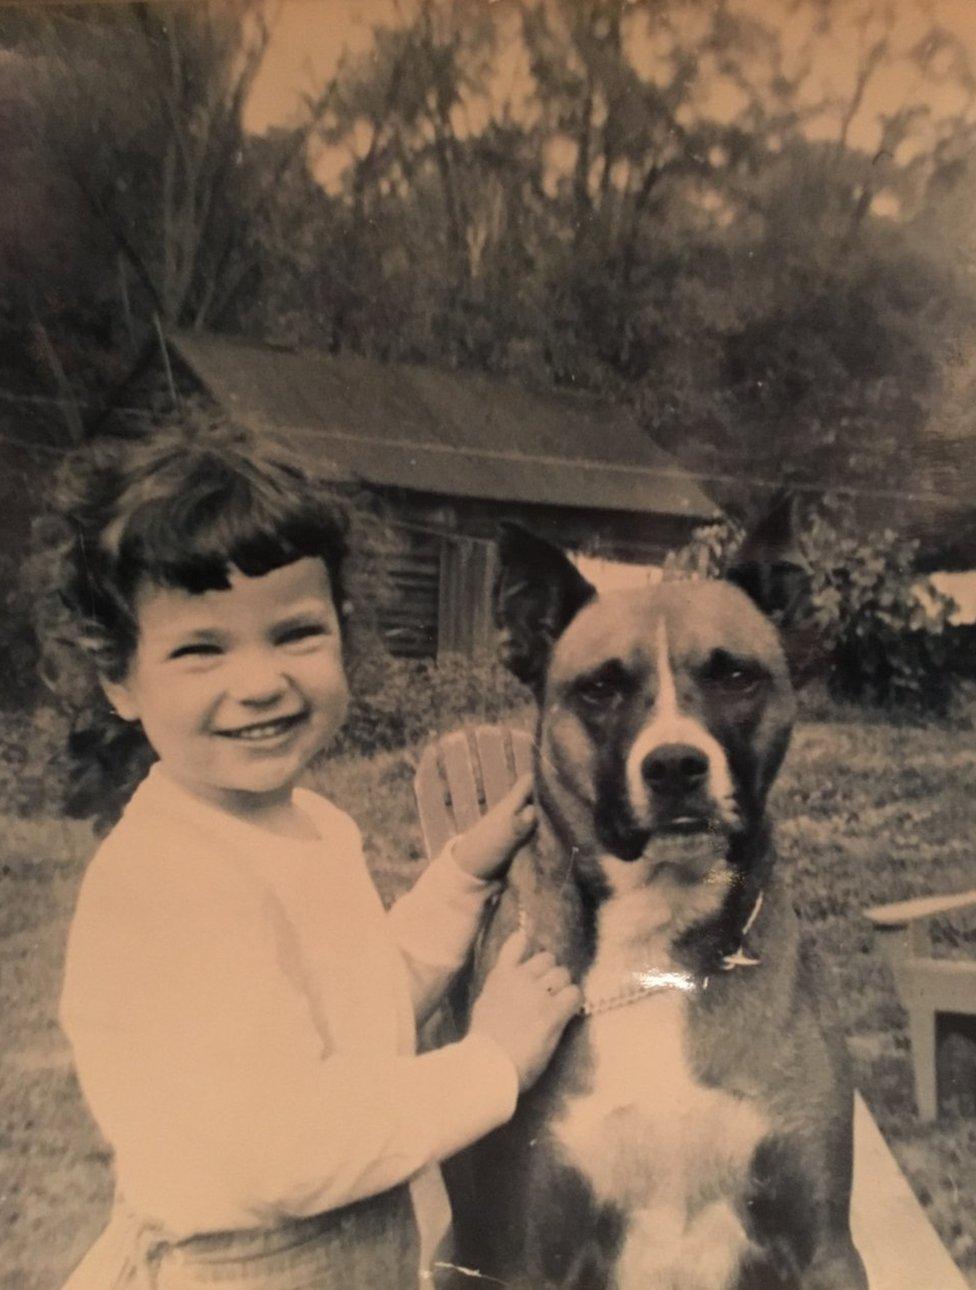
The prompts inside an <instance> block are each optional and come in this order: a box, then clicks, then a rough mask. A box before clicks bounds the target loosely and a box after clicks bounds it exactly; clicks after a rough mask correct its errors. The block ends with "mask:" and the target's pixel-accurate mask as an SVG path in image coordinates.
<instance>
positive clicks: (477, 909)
mask: <svg viewBox="0 0 976 1290" xmlns="http://www.w3.org/2000/svg"><path fill="white" fill-rule="evenodd" d="M531 792H532V785H531V777H530V776H528V775H523V776H521V777H520V778H519V779H518V780H517V781H516V783H515V784H514V785H513V786H512V788H511V790H510V791H509V792H508V793H507V794H506V796H505V797H504V798H502V800H501V801H500V802H499V803H498V805H497V806H496V807H494V808H493V809H492V810H491V811H488V812H487V813H486V814H485V815H484V816H483V817H482V819H481V820H480V821H479V823H478V824H476V825H475V826H474V827H473V828H471V829H468V830H467V832H465V833H462V834H459V835H458V836H457V837H456V838H454V839H453V840H452V841H451V842H449V843H448V845H447V846H446V847H445V848H444V850H443V852H442V853H441V854H440V855H439V856H438V857H437V858H436V859H434V860H433V861H431V863H430V864H429V865H428V866H427V868H426V869H425V870H424V872H423V874H421V876H420V878H418V880H417V882H416V883H415V884H414V886H413V887H412V888H411V889H410V891H408V892H407V893H406V895H404V896H401V898H400V899H399V900H398V901H397V902H396V904H395V905H394V906H393V907H392V909H391V910H390V912H389V916H388V917H389V920H390V927H391V929H392V932H393V936H394V939H395V940H396V942H397V944H398V945H399V947H400V950H401V952H402V953H403V957H404V960H405V962H406V965H407V970H408V973H409V977H410V988H411V994H412V997H413V1003H414V1012H415V1014H416V1016H417V1019H418V1021H423V1020H424V1019H425V1018H426V1017H427V1016H428V1015H429V1013H430V1012H431V1011H432V1010H433V1009H434V1008H435V1007H436V1006H437V1004H438V1003H439V1002H440V1000H441V998H442V996H443V994H444V991H445V989H446V988H447V986H448V984H449V983H450V980H451V978H452V977H453V976H454V974H455V973H456V972H457V971H458V970H459V969H460V968H461V967H462V966H463V964H464V962H465V959H466V958H467V956H468V953H469V951H470V949H471V944H472V942H473V940H474V936H475V933H476V931H477V929H478V926H479V924H480V922H481V918H482V915H483V913H484V909H485V905H486V903H487V901H488V900H489V899H490V898H491V897H492V896H493V895H495V894H496V893H497V892H498V891H499V889H500V883H499V882H498V881H495V880H494V879H495V877H496V875H501V874H503V873H504V871H505V869H507V867H508V864H509V862H510V860H511V858H512V855H513V853H514V852H515V851H516V850H517V849H518V847H519V846H521V845H522V843H523V842H525V841H526V839H527V838H528V837H529V835H530V834H531V832H532V831H533V829H534V828H535V811H534V808H533V807H532V806H531V805H530V801H531Z"/></svg>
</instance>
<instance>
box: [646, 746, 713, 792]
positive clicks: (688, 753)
mask: <svg viewBox="0 0 976 1290" xmlns="http://www.w3.org/2000/svg"><path fill="white" fill-rule="evenodd" d="M641 771H642V772H643V775H644V780H645V782H646V783H647V784H648V785H649V786H650V788H651V789H652V791H653V792H655V793H658V794H660V795H661V796H662V797H677V796H679V795H680V794H682V793H690V792H691V791H692V789H695V788H698V787H699V786H700V785H701V782H702V780H703V779H704V778H705V776H706V775H707V774H708V758H707V757H706V756H705V754H704V753H703V752H702V751H701V749H700V748H693V747H692V746H691V744H661V746H660V747H659V748H655V749H654V751H653V752H650V753H648V754H647V756H646V757H645V758H644V761H643V764H642V766H641Z"/></svg>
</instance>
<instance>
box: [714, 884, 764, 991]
mask: <svg viewBox="0 0 976 1290" xmlns="http://www.w3.org/2000/svg"><path fill="white" fill-rule="evenodd" d="M762 906H763V894H762V892H760V893H759V895H758V896H757V897H756V903H755V904H754V905H753V907H752V913H751V914H750V915H749V917H748V918H747V919H746V921H745V926H744V927H743V928H742V932H741V933H740V935H739V944H738V946H737V947H736V948H735V949H734V950H733V951H732V953H731V954H723V955H722V959H721V961H720V963H719V969H720V970H721V971H722V972H734V971H735V969H736V968H742V967H758V966H759V964H760V963H761V962H762V959H760V958H759V957H758V955H755V954H750V953H749V951H748V950H747V949H746V947H745V945H746V937H747V936H748V935H749V933H750V931H751V930H752V926H753V924H754V923H755V921H756V919H757V918H758V917H759V911H760V910H761V909H762Z"/></svg>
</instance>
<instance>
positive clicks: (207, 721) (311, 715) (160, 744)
mask: <svg viewBox="0 0 976 1290" xmlns="http://www.w3.org/2000/svg"><path fill="white" fill-rule="evenodd" d="M136 609H137V616H138V627H139V641H138V645H137V648H136V651H135V654H134V655H133V657H132V660H131V663H130V665H129V670H128V673H127V675H126V677H125V679H124V680H123V681H121V682H108V681H106V682H103V685H104V687H105V691H106V694H107V695H108V697H109V699H110V701H111V702H112V703H113V705H114V706H115V708H116V710H117V711H118V713H119V715H120V716H122V717H124V718H125V719H126V720H139V721H141V722H142V727H143V730H144V731H145V734H146V738H147V739H148V740H149V742H150V743H151V744H152V746H153V748H154V750H155V752H156V754H157V756H158V757H159V759H160V762H161V763H162V764H163V766H164V767H165V769H166V771H167V773H168V774H169V775H170V776H171V777H172V778H173V779H176V780H178V781H179V782H180V783H181V784H183V785H184V786H185V787H186V788H189V789H190V790H191V791H193V792H194V793H196V794H197V796H199V797H202V798H205V799H207V800H209V801H212V802H214V803H216V804H217V805H220V806H223V807H225V808H226V809H229V810H234V809H239V808H240V807H242V806H245V805H246V806H247V807H249V808H251V809H253V808H256V807H257V808H259V807H261V806H273V805H277V804H279V803H283V802H285V801H286V800H287V799H288V797H289V796H290V793H291V789H292V787H293V786H294V783H295V781H296V780H297V779H298V777H299V776H300V775H301V773H302V771H303V770H304V769H305V767H306V766H307V765H308V763H309V761H310V760H311V758H312V757H314V756H315V754H316V753H317V752H319V751H320V750H321V749H323V748H324V747H326V745H327V744H329V743H330V742H331V740H332V739H333V737H334V736H335V734H336V732H337V731H338V729H339V727H340V726H341V725H342V722H343V720H344V719H345V715H346V707H347V702H348V689H347V686H346V676H345V672H344V670H343V666H342V642H341V638H340V633H339V620H338V615H337V613H336V609H335V604H334V602H333V599H332V590H331V587H330V585H329V575H328V571H327V570H326V567H325V565H324V564H323V563H322V561H321V560H318V559H301V560H296V561H294V563H292V564H287V565H283V566H282V567H281V568H279V569H274V570H272V572H271V573H267V574H264V575H263V576H261V577H258V578H249V577H247V576H246V575H245V574H242V573H240V572H239V571H238V570H236V569H232V570H231V572H230V587H229V588H227V589H226V590H221V591H205V592H202V593H200V594H191V593H190V592H187V591H183V590H180V589H177V588H169V587H159V586H155V585H151V584H150V585H146V586H144V587H143V588H142V589H141V590H140V593H139V595H138V597H137V602H136Z"/></svg>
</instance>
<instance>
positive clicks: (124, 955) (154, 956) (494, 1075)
mask: <svg viewBox="0 0 976 1290" xmlns="http://www.w3.org/2000/svg"><path fill="white" fill-rule="evenodd" d="M234 899H235V896H234V895H233V894H232V893H228V892H222V893H218V894H217V895H216V896H215V898H214V899H213V900H211V901H203V902H199V901H198V902H195V903H193V904H192V905H191V906H190V907H186V906H185V905H171V906H170V907H169V908H166V903H167V902H166V896H165V894H162V895H159V894H158V898H157V899H154V900H153V901H152V902H147V901H145V900H143V901H142V902H141V903H140V902H139V901H138V900H128V901H125V900H121V901H120V898H119V895H118V893H117V892H113V893H109V894H108V895H106V893H104V892H103V893H101V895H100V894H99V893H98V892H90V893H89V894H88V896H87V897H86V898H84V899H83V901H82V903H81V904H80V905H79V911H78V914H77V915H76V921H75V926H74V928H73V931H72V937H71V943H70V946H69V957H68V968H67V975H66V984H65V993H64V997H63V1000H62V1022H63V1025H64V1028H65V1030H66V1032H67V1034H68V1036H69V1038H70V1040H71V1043H72V1046H73V1049H74V1054H75V1062H76V1068H77V1071H78V1076H79V1080H80V1083H81V1085H82V1088H83V1091H84V1093H85V1096H86V1098H87V1100H88V1102H89V1104H90V1106H91V1109H92V1111H93V1113H94V1115H95V1118H96V1120H97V1121H98V1123H99V1125H100V1127H101V1128H102V1131H103V1132H104V1134H105V1136H106V1137H107V1139H108V1140H109V1142H110V1143H111V1145H112V1146H113V1147H114V1148H115V1151H116V1154H117V1157H118V1161H119V1169H120V1175H122V1174H123V1173H124V1176H125V1177H127V1178H128V1179H129V1180H131V1182H132V1183H133V1188H134V1191H135V1192H136V1193H137V1194H138V1192H139V1191H140V1186H141V1184H144V1185H145V1189H146V1193H147V1194H152V1195H153V1196H154V1197H155V1198H157V1200H158V1201H159V1203H160V1204H161V1206H162V1208H163V1209H164V1211H165V1213H166V1214H167V1215H168V1216H170V1217H171V1219H172V1218H175V1220H176V1221H177V1223H178V1224H179V1223H180V1222H181V1221H182V1222H183V1223H184V1224H185V1225H186V1227H187V1228H188V1229H189V1230H205V1229H207V1228H220V1227H222V1226H226V1225H227V1224H228V1223H230V1224H231V1225H240V1224H241V1222H242V1221H243V1222H244V1223H247V1222H248V1221H250V1222H257V1223H266V1222H269V1221H274V1220H275V1219H277V1218H280V1217H282V1216H301V1215H310V1214H315V1213H319V1212H322V1211H325V1210H329V1209H333V1208H336V1207H339V1206H342V1205H345V1204H348V1203H350V1202H352V1201H355V1200H358V1199H361V1198H363V1197H366V1196H369V1195H373V1194H376V1193H378V1192H380V1191H383V1190H386V1189H387V1188H389V1187H392V1186H395V1185H396V1184H398V1183H401V1182H404V1181H406V1180H407V1179H409V1178H410V1177H411V1176H412V1175H414V1174H415V1173H417V1172H418V1171H419V1170H421V1169H423V1168H424V1167H425V1166H427V1165H429V1164H430V1163H432V1162H435V1161H440V1160H443V1159H444V1158H446V1157H448V1156H450V1155H452V1154H454V1153H455V1152H456V1151H458V1150H460V1149H462V1148H463V1147H465V1146H467V1145H469V1144H470V1143H471V1142H473V1141H475V1140H476V1139H477V1138H479V1137H481V1136H482V1135H483V1134H485V1133H487V1132H489V1131H490V1130H491V1129H493V1128H495V1127H497V1126H498V1125H499V1124H502V1123H503V1122H505V1121H506V1120H507V1119H508V1118H510V1116H511V1115H512V1113H513V1111H514V1107H515V1101H516V1097H517V1080H516V1077H515V1072H514V1068H513V1066H512V1063H511V1061H510V1060H509V1058H508V1057H507V1055H506V1054H505V1053H503V1051H502V1050H501V1049H500V1048H499V1047H498V1046H497V1045H496V1044H494V1043H493V1041H491V1040H490V1039H488V1038H486V1037H484V1036H480V1035H469V1036H468V1037H467V1038H465V1039H463V1040H462V1041H461V1042H459V1043H456V1044H451V1045H449V1046H447V1047H444V1048H441V1049H438V1050H437V1051H436V1052H432V1053H427V1054H424V1055H422V1056H413V1055H409V1056H392V1055H391V1056H389V1057H386V1056H384V1057H383V1058H382V1059H378V1058H377V1055H376V1053H375V1052H372V1051H370V1050H368V1047H365V1048H364V1051H363V1052H362V1053H357V1054H349V1055H346V1054H342V1055H335V1054H333V1055H328V1054H327V1053H325V1052H323V1045H322V1041H321V1038H320V1036H319V1033H318V1031H317V1030H316V1028H315V1026H314V1024H313V1022H312V1019H311V1016H310V1014H309V1012H308V1006H307V1003H306V1000H305V998H304V997H303V995H302V993H301V991H300V990H299V989H297V988H296V987H295V986H294V985H293V984H292V982H291V980H290V979H289V977H288V976H287V974H286V973H284V972H282V970H281V966H280V963H279V962H278V961H277V954H278V949H277V947H276V945H275V941H274V937H273V935H272V934H271V932H270V930H269V922H268V920H267V919H265V918H263V917H262V911H261V910H260V909H259V908H251V907H246V906H244V905H243V904H241V903H238V904H236V905H235V904H234V903H233V902H234ZM130 1199H131V1200H132V1201H136V1200H137V1195H130ZM181 1216H182V1219H181Z"/></svg>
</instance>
